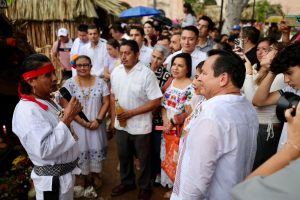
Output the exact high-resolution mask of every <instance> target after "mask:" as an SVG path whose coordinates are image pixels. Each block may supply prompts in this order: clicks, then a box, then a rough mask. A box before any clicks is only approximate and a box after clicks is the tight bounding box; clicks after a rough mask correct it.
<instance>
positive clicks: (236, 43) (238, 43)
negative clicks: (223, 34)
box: [234, 38, 244, 52]
mask: <svg viewBox="0 0 300 200" xmlns="http://www.w3.org/2000/svg"><path fill="white" fill-rule="evenodd" d="M234 47H235V48H236V49H239V52H243V51H244V41H243V39H241V38H236V39H234Z"/></svg>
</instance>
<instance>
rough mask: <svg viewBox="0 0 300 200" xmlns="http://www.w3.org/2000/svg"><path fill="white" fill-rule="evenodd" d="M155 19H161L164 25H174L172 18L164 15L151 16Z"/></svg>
mask: <svg viewBox="0 0 300 200" xmlns="http://www.w3.org/2000/svg"><path fill="white" fill-rule="evenodd" d="M151 18H152V19H153V20H156V21H159V22H160V23H162V24H163V25H167V26H172V20H170V19H169V18H167V17H164V16H155V17H151Z"/></svg>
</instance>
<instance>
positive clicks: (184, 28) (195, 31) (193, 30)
mask: <svg viewBox="0 0 300 200" xmlns="http://www.w3.org/2000/svg"><path fill="white" fill-rule="evenodd" d="M184 30H186V31H192V32H194V33H195V35H196V36H197V38H198V36H199V30H198V29H197V27H196V26H185V27H183V28H182V31H181V33H182V32H183V31H184Z"/></svg>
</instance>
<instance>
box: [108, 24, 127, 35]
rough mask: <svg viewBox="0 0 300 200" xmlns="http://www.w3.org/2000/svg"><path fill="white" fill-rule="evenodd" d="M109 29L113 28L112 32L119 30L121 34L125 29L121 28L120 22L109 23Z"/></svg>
mask: <svg viewBox="0 0 300 200" xmlns="http://www.w3.org/2000/svg"><path fill="white" fill-rule="evenodd" d="M110 29H112V30H114V32H119V33H122V34H124V33H125V30H124V29H123V28H122V26H121V24H119V23H117V24H113V25H111V27H110Z"/></svg>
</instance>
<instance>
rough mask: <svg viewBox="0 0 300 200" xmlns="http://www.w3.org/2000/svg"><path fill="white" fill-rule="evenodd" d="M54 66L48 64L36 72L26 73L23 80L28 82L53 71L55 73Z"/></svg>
mask: <svg viewBox="0 0 300 200" xmlns="http://www.w3.org/2000/svg"><path fill="white" fill-rule="evenodd" d="M54 70H55V69H54V66H53V65H52V64H51V63H50V64H47V65H45V66H43V67H40V68H38V69H35V70H31V71H29V72H25V73H24V74H23V78H24V80H25V81H26V80H28V79H30V78H35V77H38V76H41V75H43V74H47V73H48V72H51V71H54Z"/></svg>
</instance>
